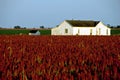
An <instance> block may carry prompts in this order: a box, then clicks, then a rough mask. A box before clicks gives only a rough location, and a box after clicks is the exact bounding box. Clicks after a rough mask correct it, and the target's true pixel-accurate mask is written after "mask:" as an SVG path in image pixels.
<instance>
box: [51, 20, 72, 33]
mask: <svg viewBox="0 0 120 80" xmlns="http://www.w3.org/2000/svg"><path fill="white" fill-rule="evenodd" d="M65 29H68V33H65ZM51 34H52V35H73V29H72V27H71V25H69V24H68V23H67V22H66V21H64V22H63V23H61V24H60V25H59V26H58V27H56V28H53V29H52V32H51Z"/></svg>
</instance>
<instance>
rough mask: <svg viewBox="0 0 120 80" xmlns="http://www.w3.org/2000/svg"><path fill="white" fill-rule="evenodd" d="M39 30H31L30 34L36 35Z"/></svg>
mask: <svg viewBox="0 0 120 80" xmlns="http://www.w3.org/2000/svg"><path fill="white" fill-rule="evenodd" d="M37 31H38V30H30V33H36V32H37Z"/></svg>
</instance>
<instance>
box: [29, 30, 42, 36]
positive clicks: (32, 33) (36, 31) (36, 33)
mask: <svg viewBox="0 0 120 80" xmlns="http://www.w3.org/2000/svg"><path fill="white" fill-rule="evenodd" d="M29 35H40V31H39V30H31V31H30V32H29Z"/></svg>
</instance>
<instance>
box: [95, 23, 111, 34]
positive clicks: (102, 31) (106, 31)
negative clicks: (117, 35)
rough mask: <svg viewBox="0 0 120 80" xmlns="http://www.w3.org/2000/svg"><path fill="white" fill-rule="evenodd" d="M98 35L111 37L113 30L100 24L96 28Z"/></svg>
mask: <svg viewBox="0 0 120 80" xmlns="http://www.w3.org/2000/svg"><path fill="white" fill-rule="evenodd" d="M96 35H111V29H110V28H108V27H107V26H105V25H104V24H103V23H102V22H100V23H99V24H98V25H97V26H96Z"/></svg>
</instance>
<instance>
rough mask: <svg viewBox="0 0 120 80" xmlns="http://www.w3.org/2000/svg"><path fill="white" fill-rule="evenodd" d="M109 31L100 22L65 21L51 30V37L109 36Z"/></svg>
mask: <svg viewBox="0 0 120 80" xmlns="http://www.w3.org/2000/svg"><path fill="white" fill-rule="evenodd" d="M110 31H111V29H110V28H109V27H107V26H105V25H104V24H103V23H102V22H100V21H81V20H65V21H64V22H62V23H61V24H60V25H59V26H58V27H55V28H52V32H51V34H52V35H110V33H111V32H110Z"/></svg>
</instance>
